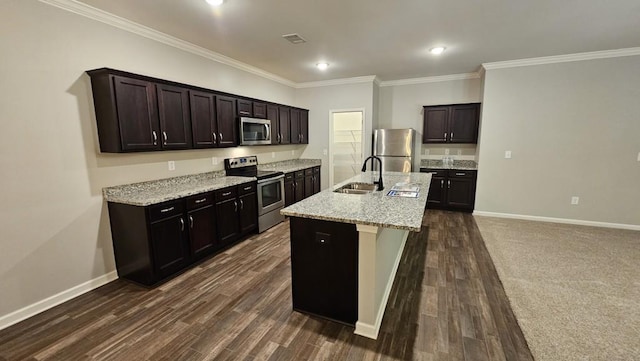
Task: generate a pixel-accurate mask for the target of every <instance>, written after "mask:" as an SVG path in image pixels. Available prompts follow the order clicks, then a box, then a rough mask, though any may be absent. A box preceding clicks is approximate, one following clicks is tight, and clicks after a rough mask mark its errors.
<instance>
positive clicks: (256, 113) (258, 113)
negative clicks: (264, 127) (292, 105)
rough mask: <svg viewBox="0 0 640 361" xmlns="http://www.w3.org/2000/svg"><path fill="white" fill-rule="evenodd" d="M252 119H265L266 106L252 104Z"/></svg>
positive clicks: (263, 104) (256, 103)
mask: <svg viewBox="0 0 640 361" xmlns="http://www.w3.org/2000/svg"><path fill="white" fill-rule="evenodd" d="M253 117H254V118H260V119H266V118H267V104H266V103H258V102H253Z"/></svg>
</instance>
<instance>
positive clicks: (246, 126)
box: [240, 117, 271, 145]
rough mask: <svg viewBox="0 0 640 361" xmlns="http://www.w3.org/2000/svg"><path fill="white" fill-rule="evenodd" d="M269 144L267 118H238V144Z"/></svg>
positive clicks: (269, 131) (269, 136) (269, 123)
mask: <svg viewBox="0 0 640 361" xmlns="http://www.w3.org/2000/svg"><path fill="white" fill-rule="evenodd" d="M260 144H271V121H270V120H269V119H256V118H247V117H241V118H240V145H260Z"/></svg>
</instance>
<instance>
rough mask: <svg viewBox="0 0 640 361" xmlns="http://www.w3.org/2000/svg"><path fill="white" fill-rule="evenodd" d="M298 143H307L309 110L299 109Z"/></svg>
mask: <svg viewBox="0 0 640 361" xmlns="http://www.w3.org/2000/svg"><path fill="white" fill-rule="evenodd" d="M300 144H309V111H308V110H306V109H301V110H300Z"/></svg>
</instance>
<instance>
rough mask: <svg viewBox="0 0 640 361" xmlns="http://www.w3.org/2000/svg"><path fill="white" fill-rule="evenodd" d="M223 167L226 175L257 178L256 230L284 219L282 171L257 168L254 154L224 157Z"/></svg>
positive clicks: (261, 230)
mask: <svg viewBox="0 0 640 361" xmlns="http://www.w3.org/2000/svg"><path fill="white" fill-rule="evenodd" d="M224 169H225V172H226V174H227V175H228V176H238V177H256V178H258V190H257V195H258V232H260V233H262V232H264V231H266V230H267V229H269V228H271V227H273V226H275V225H276V224H278V223H280V222H282V221H284V216H283V215H281V214H280V210H281V209H282V208H283V207H284V173H282V172H276V171H260V170H258V157H256V156H255V155H251V156H245V157H236V158H228V159H225V160H224Z"/></svg>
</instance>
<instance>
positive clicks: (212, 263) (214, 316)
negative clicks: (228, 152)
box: [0, 210, 533, 361]
mask: <svg viewBox="0 0 640 361" xmlns="http://www.w3.org/2000/svg"><path fill="white" fill-rule="evenodd" d="M288 239H289V238H288V223H287V222H285V223H283V224H281V225H279V226H277V227H274V228H272V229H271V230H269V231H267V232H266V233H263V234H261V235H258V236H254V237H252V238H251V239H248V240H246V241H245V242H243V243H241V244H239V245H237V246H235V247H233V248H231V249H229V250H227V251H226V252H224V253H222V254H220V255H217V256H215V257H214V258H212V259H210V260H208V261H206V262H204V263H202V264H201V265H199V266H198V267H196V268H194V269H192V270H190V271H188V272H187V273H185V274H183V275H181V276H179V277H177V278H175V279H173V280H171V281H169V282H167V283H165V284H163V285H162V286H160V287H158V288H155V289H153V290H147V289H144V288H142V287H138V286H136V285H133V284H130V283H128V282H125V281H120V280H118V281H115V282H112V283H110V284H108V285H106V286H103V287H101V288H99V289H97V290H94V291H92V292H89V293H87V294H85V295H82V296H80V297H78V298H76V299H74V300H71V301H69V302H66V303H64V304H62V305H60V306H58V307H55V308H53V309H51V310H48V311H46V312H44V313H42V314H40V315H37V316H35V317H32V318H30V319H28V320H26V321H23V322H21V323H19V324H16V325H14V326H12V327H10V328H7V329H5V330H3V331H0V360H2V361H5V360H83V359H95V360H145V359H150V360H211V359H215V360H469V361H470V360H533V358H532V356H531V353H530V352H529V349H528V347H527V344H526V342H525V340H524V337H523V335H522V332H521V331H520V328H519V327H518V324H517V323H516V321H515V318H514V316H513V313H512V311H511V308H510V306H509V302H508V300H507V298H506V295H505V293H504V290H503V288H502V285H501V284H500V281H499V279H498V276H497V274H496V271H495V269H494V267H493V264H492V262H491V259H490V258H489V255H488V253H487V250H486V249H485V247H484V243H483V242H482V240H481V238H480V235H479V232H478V230H477V227H476V225H475V223H474V221H473V217H472V216H470V215H468V214H462V213H453V212H444V211H431V210H429V211H427V212H426V213H425V217H424V222H423V229H422V231H421V232H420V233H413V234H411V235H410V237H409V240H408V241H407V246H406V248H405V251H404V254H403V258H402V263H401V265H400V268H399V270H398V275H397V278H396V281H395V283H394V286H393V290H392V293H391V296H390V299H389V304H388V306H387V311H386V313H385V317H384V321H383V323H382V328H381V332H380V335H379V337H378V340H370V339H367V338H363V337H360V336H356V335H354V334H353V328H349V327H346V326H342V325H340V324H336V323H333V322H329V321H325V320H322V319H318V318H314V317H309V316H306V315H303V314H300V313H297V312H292V310H291V289H290V287H291V286H290V285H291V284H290V275H291V273H290V272H291V271H290V261H289V241H288Z"/></svg>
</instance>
